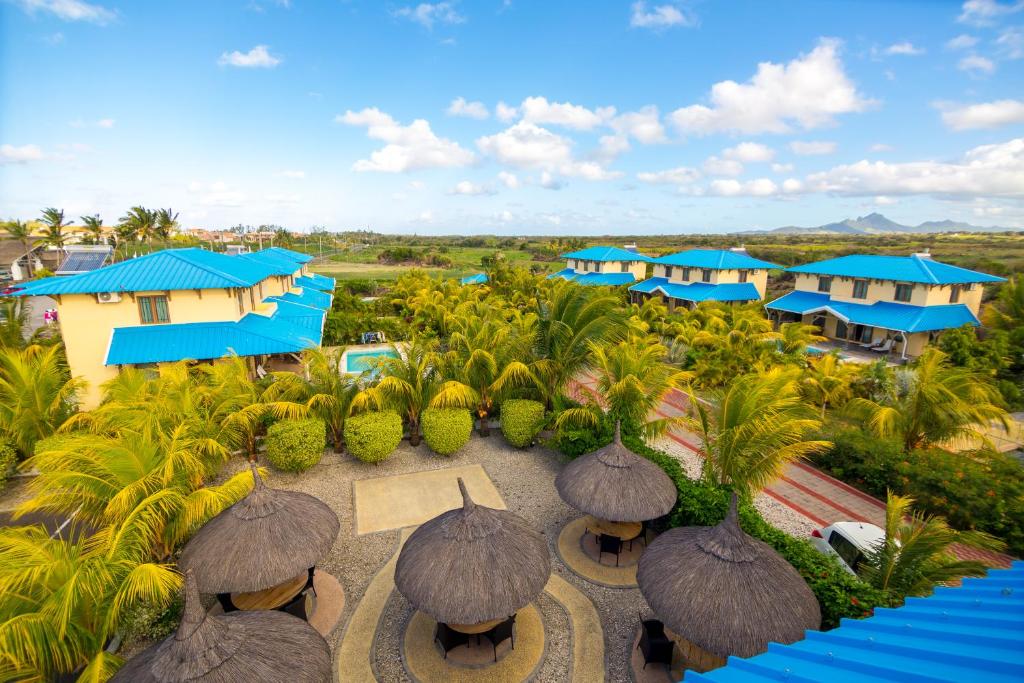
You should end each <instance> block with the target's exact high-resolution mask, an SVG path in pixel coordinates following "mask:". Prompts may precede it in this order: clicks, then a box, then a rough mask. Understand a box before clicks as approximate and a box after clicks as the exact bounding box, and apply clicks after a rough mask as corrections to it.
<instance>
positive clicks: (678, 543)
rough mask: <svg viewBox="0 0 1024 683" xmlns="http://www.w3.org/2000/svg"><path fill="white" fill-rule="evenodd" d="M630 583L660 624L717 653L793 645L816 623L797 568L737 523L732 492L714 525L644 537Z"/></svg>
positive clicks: (815, 604)
mask: <svg viewBox="0 0 1024 683" xmlns="http://www.w3.org/2000/svg"><path fill="white" fill-rule="evenodd" d="M637 583H639V584H640V592H641V593H643V596H644V598H645V599H646V600H647V604H648V605H650V606H651V609H653V610H654V613H655V614H657V615H658V618H659V619H661V620H662V621H663V622H665V625H666V626H668V627H669V628H670V629H672V630H673V631H675V632H676V633H677V634H679V635H680V636H682V637H683V638H685V639H686V640H688V641H690V642H691V643H693V644H695V645H697V646H698V647H700V648H702V649H704V650H706V651H708V652H710V653H712V654H715V655H719V656H721V657H728V656H730V655H737V656H740V657H751V656H753V655H756V654H758V653H760V652H764V651H765V650H766V649H767V647H768V643H769V641H776V642H780V643H792V642H794V641H797V640H800V639H801V638H803V636H804V630H805V629H816V628H818V627H819V626H820V625H821V612H820V609H819V607H818V601H817V599H816V598H815V597H814V594H813V593H812V592H811V589H810V588H809V587H808V585H807V583H806V582H805V581H804V580H803V578H801V577H800V574H798V573H797V571H796V570H795V569H793V567H792V565H790V564H789V563H788V562H786V560H784V559H783V558H782V556H780V555H779V554H778V553H776V552H775V551H774V550H773V549H772V548H771V547H770V546H768V545H767V544H766V543H762V542H761V541H758V540H757V539H754V538H751V537H750V536H748V535H747V534H746V533H744V532H743V530H742V529H740V526H739V520H738V518H737V515H736V498H735V496H733V501H732V506H731V507H730V509H729V514H728V515H727V516H726V518H725V519H724V520H723V521H722V522H721V523H720V524H718V525H717V526H713V527H681V528H677V529H671V530H669V531H667V532H665V533H664V534H662V535H661V536H659V537H658V538H657V539H656V540H655V541H654V542H653V543H651V546H650V547H649V548H648V549H647V550H646V551H644V554H643V556H641V558H640V566H639V568H638V570H637Z"/></svg>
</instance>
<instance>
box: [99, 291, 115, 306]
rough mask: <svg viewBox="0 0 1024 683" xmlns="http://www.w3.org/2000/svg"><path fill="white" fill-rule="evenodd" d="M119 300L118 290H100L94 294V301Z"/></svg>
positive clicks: (107, 302)
mask: <svg viewBox="0 0 1024 683" xmlns="http://www.w3.org/2000/svg"><path fill="white" fill-rule="evenodd" d="M120 300H121V294H120V292H100V293H99V294H97V295H96V301H98V302H100V303H101V304H116V303H117V302H118V301H120Z"/></svg>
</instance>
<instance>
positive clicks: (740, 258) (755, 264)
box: [652, 249, 782, 270]
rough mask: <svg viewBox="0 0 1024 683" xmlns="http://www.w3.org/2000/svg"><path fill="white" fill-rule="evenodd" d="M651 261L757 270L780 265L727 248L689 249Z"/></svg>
mask: <svg viewBox="0 0 1024 683" xmlns="http://www.w3.org/2000/svg"><path fill="white" fill-rule="evenodd" d="M652 263H662V264H665V265H667V266H685V267H689V268H711V269H713V270H738V269H744V270H757V269H759V268H760V269H770V268H781V267H782V266H780V265H777V264H775V263H769V262H768V261H762V260H761V259H756V258H754V257H753V256H751V255H749V254H747V253H746V252H745V251H730V250H729V249H690V250H688V251H680V252H679V253H677V254H666V255H665V256H660V257H658V258H656V259H652Z"/></svg>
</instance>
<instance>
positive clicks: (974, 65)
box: [956, 55, 996, 76]
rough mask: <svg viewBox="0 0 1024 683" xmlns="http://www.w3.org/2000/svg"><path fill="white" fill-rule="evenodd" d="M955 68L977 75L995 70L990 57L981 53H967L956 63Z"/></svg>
mask: <svg viewBox="0 0 1024 683" xmlns="http://www.w3.org/2000/svg"><path fill="white" fill-rule="evenodd" d="M956 68H958V69H960V70H961V71H966V72H967V73H969V74H971V75H972V76H978V75H982V74H985V75H988V74H990V73H992V72H993V71H995V70H996V65H995V64H994V63H993V62H992V60H991V59H988V58H986V57H982V56H981V55H967V56H966V57H964V58H963V59H961V60H960V61H959V62H958V63H957V65H956Z"/></svg>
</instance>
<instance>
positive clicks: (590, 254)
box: [562, 246, 651, 262]
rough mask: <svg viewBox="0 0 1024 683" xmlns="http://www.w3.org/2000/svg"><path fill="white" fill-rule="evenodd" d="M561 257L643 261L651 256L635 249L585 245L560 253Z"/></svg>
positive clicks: (586, 259) (587, 259)
mask: <svg viewBox="0 0 1024 683" xmlns="http://www.w3.org/2000/svg"><path fill="white" fill-rule="evenodd" d="M562 258H575V259H583V260H584V261H644V262H648V261H650V260H651V257H650V256H648V255H646V254H641V253H640V252H637V251H629V250H628V249H620V248H619V247H603V246H602V247H587V248H586V249H582V250H580V251H570V252H569V253H567V254H562Z"/></svg>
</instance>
